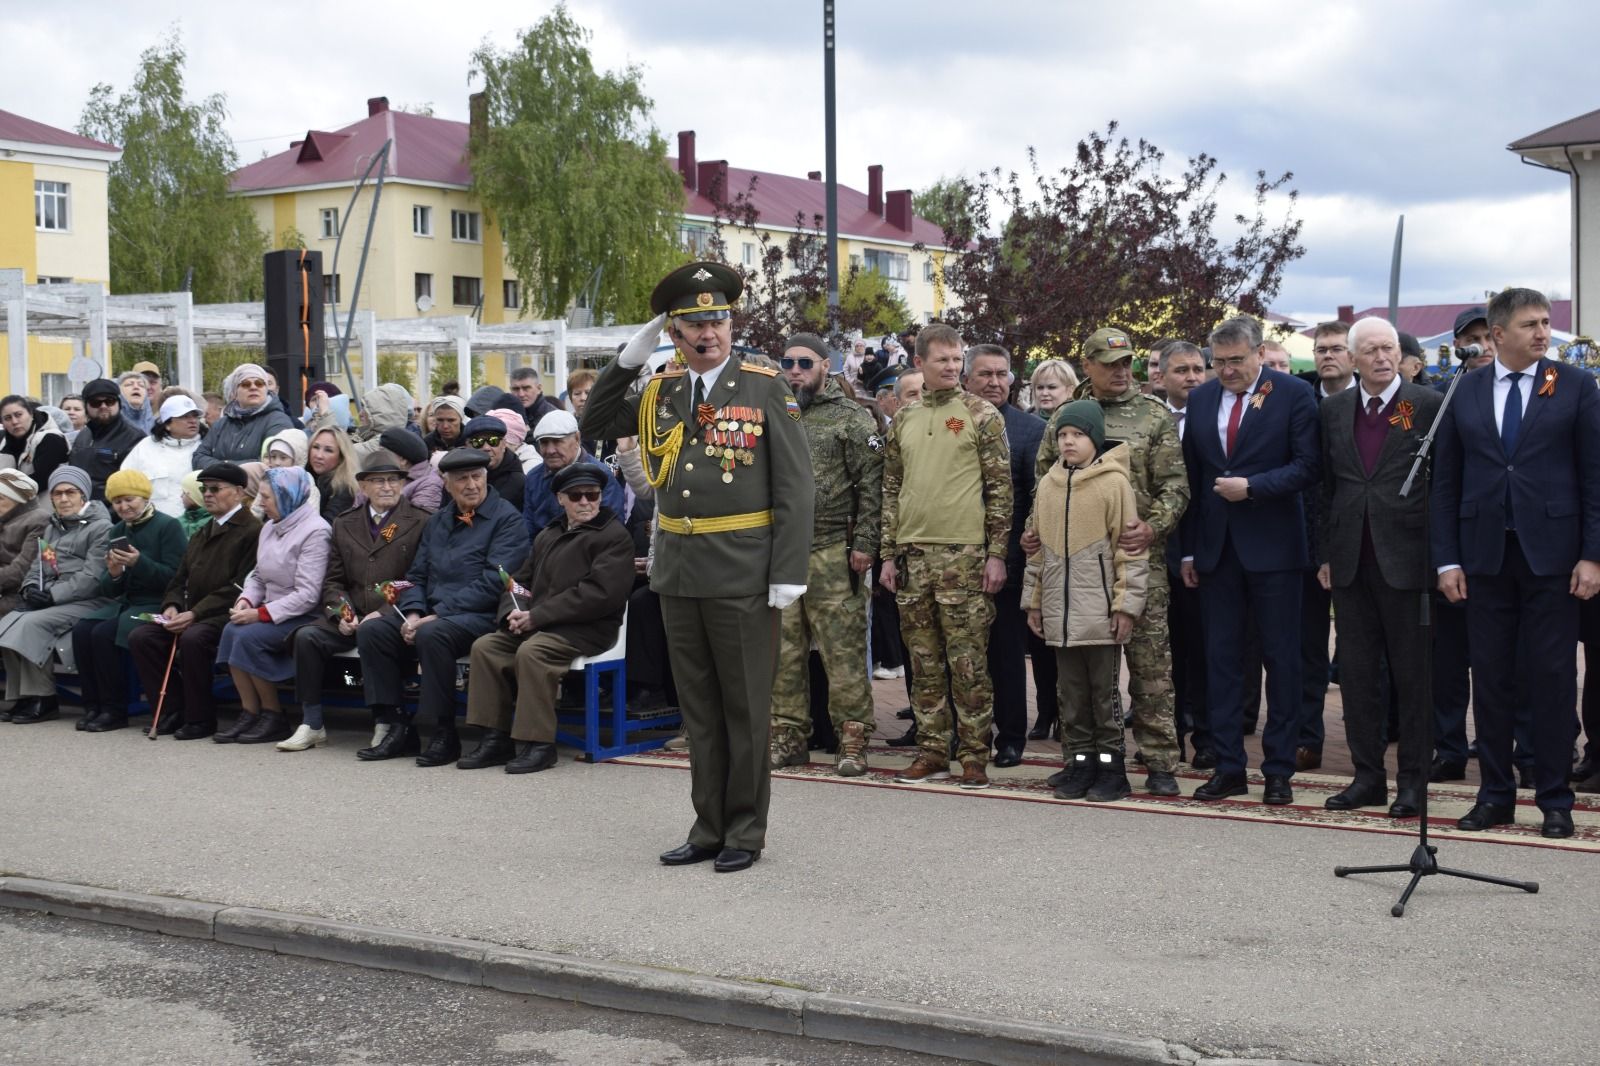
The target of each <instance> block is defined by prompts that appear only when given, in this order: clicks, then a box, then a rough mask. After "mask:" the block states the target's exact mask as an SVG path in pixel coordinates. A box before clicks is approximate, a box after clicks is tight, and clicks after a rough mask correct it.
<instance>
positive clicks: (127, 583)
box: [72, 470, 189, 733]
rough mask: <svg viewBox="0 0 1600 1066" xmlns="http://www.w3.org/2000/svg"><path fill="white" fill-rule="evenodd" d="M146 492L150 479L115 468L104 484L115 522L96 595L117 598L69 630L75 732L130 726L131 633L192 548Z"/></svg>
mask: <svg viewBox="0 0 1600 1066" xmlns="http://www.w3.org/2000/svg"><path fill="white" fill-rule="evenodd" d="M150 493H151V488H150V479H149V478H147V477H145V476H144V475H143V474H141V473H139V472H138V471H137V470H118V471H117V472H116V473H115V474H112V475H111V477H110V478H108V479H107V480H106V501H107V502H108V503H110V505H111V512H112V514H114V515H115V516H116V519H117V520H116V522H114V523H112V526H111V533H110V541H109V550H108V551H107V552H106V571H105V573H104V574H102V575H101V576H100V592H101V594H102V595H105V596H111V597H114V599H113V600H112V602H111V603H110V604H108V605H106V606H105V607H102V608H100V609H99V610H97V611H94V612H93V613H91V614H89V615H88V616H87V617H85V618H84V619H83V621H81V622H79V623H78V624H77V625H75V626H73V627H72V657H73V660H74V661H75V662H76V663H77V665H78V678H79V680H80V682H81V684H82V685H83V717H82V718H81V719H79V721H78V728H79V729H82V730H84V731H86V732H89V733H107V732H110V731H111V730H113V729H122V728H123V727H125V726H126V725H127V724H128V685H127V677H128V665H129V658H128V652H127V647H128V634H130V633H132V632H133V629H134V627H135V626H137V625H139V622H140V620H139V617H138V616H139V615H141V614H150V613H154V612H156V611H159V610H160V609H161V595H162V593H164V592H165V591H166V589H167V584H168V583H169V582H170V581H171V580H172V575H173V574H175V573H177V571H178V565H179V564H180V563H182V562H183V553H184V550H185V548H187V546H188V543H189V537H188V535H187V534H185V533H184V531H183V525H182V524H181V523H180V522H179V521H178V520H177V519H176V518H173V517H172V516H171V515H166V514H162V513H161V512H160V511H157V510H156V509H155V507H154V506H153V505H152V504H151V502H150Z"/></svg>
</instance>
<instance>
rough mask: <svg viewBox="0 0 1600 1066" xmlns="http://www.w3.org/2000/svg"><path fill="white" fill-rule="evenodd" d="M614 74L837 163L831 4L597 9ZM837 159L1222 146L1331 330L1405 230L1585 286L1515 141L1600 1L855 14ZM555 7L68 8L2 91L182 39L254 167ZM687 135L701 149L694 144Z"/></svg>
mask: <svg viewBox="0 0 1600 1066" xmlns="http://www.w3.org/2000/svg"><path fill="white" fill-rule="evenodd" d="M569 7H570V10H571V11H572V13H573V15H574V16H575V17H576V18H577V19H578V21H580V22H581V23H583V24H584V25H586V26H587V27H589V28H590V29H591V30H592V31H593V34H594V37H593V41H592V49H593V52H594V55H595V58H596V61H597V63H599V64H600V65H602V66H606V67H617V66H620V65H623V64H628V63H634V64H638V65H639V66H640V67H641V68H642V69H643V72H644V80H645V85H646V87H647V89H648V91H649V93H650V94H651V96H652V97H653V98H654V100H655V121H656V124H657V126H658V128H659V129H660V130H661V131H662V132H663V133H664V134H666V135H667V137H668V139H669V142H672V134H673V133H674V132H675V131H677V130H681V129H694V130H696V131H697V133H698V146H699V156H700V158H702V159H712V158H726V159H728V160H729V161H730V162H731V163H733V164H734V165H736V166H745V167H751V168H754V169H759V170H772V171H779V172H784V173H792V174H801V173H804V172H805V171H807V170H812V169H821V167H822V165H823V129H822V59H821V43H820V42H821V8H822V4H821V0H804V2H803V0H782V2H779V0H768V2H762V3H744V4H718V5H695V4H665V3H660V2H659V0H572V2H571V3H570V4H569ZM838 9H839V10H838V27H839V47H840V50H839V56H838V74H837V76H838V92H839V108H838V112H839V113H838V118H839V134H840V140H839V170H840V179H841V181H843V182H845V183H846V184H850V185H853V186H855V187H857V188H863V187H864V186H865V184H866V168H867V166H868V165H869V164H872V163H882V164H884V168H885V181H886V184H887V186H888V187H889V188H891V189H893V188H907V187H909V188H920V187H922V186H925V185H927V184H929V183H930V182H932V181H934V180H935V179H937V178H939V177H940V176H941V175H954V174H958V173H967V174H973V173H976V172H977V171H979V170H982V169H986V168H989V167H994V166H1002V167H1006V168H1008V169H1010V168H1020V167H1022V166H1024V165H1025V152H1026V149H1027V148H1028V147H1029V146H1033V147H1034V148H1036V149H1037V150H1038V152H1039V155H1040V159H1041V162H1042V163H1043V164H1044V165H1045V166H1047V167H1052V168H1053V167H1058V166H1061V165H1063V164H1065V163H1066V162H1067V161H1068V160H1069V159H1070V156H1071V151H1072V148H1073V146H1074V144H1075V143H1076V141H1077V140H1078V138H1079V137H1081V136H1082V135H1083V134H1084V133H1085V132H1087V131H1088V130H1090V129H1095V128H1101V127H1103V126H1104V125H1105V123H1106V122H1107V121H1109V120H1111V119H1116V120H1118V121H1119V122H1120V123H1121V124H1122V129H1123V131H1124V132H1125V133H1127V134H1129V135H1131V136H1134V137H1144V138H1147V139H1149V140H1152V141H1154V142H1155V143H1156V144H1158V145H1160V146H1161V147H1162V148H1164V149H1165V150H1166V151H1167V153H1168V155H1169V157H1171V158H1173V159H1178V160H1181V159H1182V158H1184V157H1185V156H1187V155H1190V154H1192V153H1196V152H1201V151H1204V152H1209V153H1211V154H1212V155H1215V156H1217V157H1218V158H1219V159H1220V161H1221V165H1222V168H1223V169H1224V170H1225V171H1227V172H1228V173H1229V174H1230V175H1231V176H1232V177H1233V178H1234V181H1233V182H1232V186H1233V187H1234V188H1235V189H1236V190H1237V191H1239V192H1244V191H1246V190H1247V189H1248V187H1249V181H1250V176H1251V175H1253V174H1254V172H1255V171H1256V170H1257V169H1265V170H1267V171H1269V172H1271V173H1278V172H1281V171H1284V170H1290V171H1293V172H1294V174H1295V181H1294V184H1295V186H1296V187H1297V188H1298V189H1299V190H1300V194H1301V199H1300V205H1299V213H1300V215H1301V217H1302V218H1303V219H1304V221H1305V229H1304V232H1303V237H1302V242H1303V243H1304V245H1305V246H1306V249H1307V252H1306V256H1305V257H1304V258H1303V259H1301V260H1299V261H1298V262H1296V263H1295V264H1294V265H1293V266H1292V267H1291V269H1290V271H1289V273H1288V275H1287V278H1286V280H1285V283H1284V286H1283V292H1282V294H1281V295H1280V297H1279V299H1278V302H1277V306H1276V307H1275V308H1274V310H1278V311H1280V312H1283V313H1286V314H1290V315H1294V316H1296V317H1302V318H1307V319H1314V318H1316V317H1318V316H1322V315H1326V314H1328V313H1329V312H1331V311H1332V310H1333V309H1334V308H1335V307H1336V306H1338V305H1339V304H1345V303H1349V304H1354V305H1356V306H1357V307H1364V306H1368V305H1373V304H1380V303H1383V302H1385V301H1386V300H1387V286H1388V269H1389V255H1390V247H1391V241H1392V238H1393V233H1394V225H1395V219H1396V217H1397V216H1398V215H1400V214H1402V213H1404V214H1405V216H1406V258H1405V269H1404V274H1403V277H1402V291H1401V299H1402V302H1404V303H1408V304H1414V303H1442V302H1456V301H1464V300H1469V299H1474V298H1479V297H1480V296H1481V293H1482V291H1483V290H1484V289H1486V288H1499V287H1502V286H1504V285H1507V284H1527V285H1534V286H1538V287H1540V288H1543V289H1545V290H1546V291H1547V292H1549V293H1550V294H1551V295H1553V296H1568V295H1570V287H1571V275H1570V267H1569V235H1568V230H1569V225H1568V221H1569V217H1570V202H1569V196H1568V186H1567V180H1566V178H1565V176H1563V175H1559V174H1555V173H1551V172H1549V171H1546V170H1540V169H1536V168H1533V167H1530V166H1527V165H1524V164H1523V163H1521V161H1520V160H1519V159H1518V158H1517V157H1516V156H1514V155H1513V154H1511V153H1510V152H1507V151H1506V150H1505V146H1506V145H1507V144H1508V143H1509V142H1511V141H1512V140H1515V139H1517V138H1519V137H1522V136H1525V135H1527V134H1529V133H1532V132H1534V131H1536V130H1539V129H1543V128H1544V127H1546V126H1549V125H1553V124H1554V123H1557V122H1560V121H1563V120H1565V119H1568V118H1571V117H1573V116H1575V115H1578V114H1581V113H1584V112H1586V111H1589V110H1591V109H1593V108H1595V107H1600V91H1596V90H1594V89H1592V88H1591V89H1587V90H1586V89H1585V88H1584V86H1585V85H1593V82H1592V80H1591V76H1590V74H1589V71H1590V69H1591V68H1590V65H1589V59H1590V57H1589V54H1588V53H1589V49H1590V47H1591V46H1592V43H1593V41H1594V40H1595V39H1596V30H1597V29H1600V7H1594V6H1591V5H1589V4H1587V3H1576V2H1570V0H1569V2H1564V3H1558V2H1553V0H1531V2H1524V3H1521V4H1517V5H1507V4H1503V3H1491V2H1487V0H1460V2H1445V0H1404V2H1399V3H1396V2H1393V0H1391V2H1387V3H1376V2H1337V0H1329V2H1323V3H1319V4H1315V5H1313V4H1285V3H1268V2H1257V0H1208V2H1205V3H1193V2H1187V3H1183V2H1169V0H1143V2H1140V0H1132V2H1127V3H1122V4H1111V3H1104V2H1102V3H1082V2H1077V0H1072V2H1067V0H991V2H990V3H987V4H977V5H975V4H972V3H970V2H954V0H916V2H905V0H839V3H838ZM547 10H549V6H548V4H547V2H546V0H533V2H531V3H529V2H526V0H524V2H522V3H509V2H504V0H479V2H477V3H472V4H464V5H461V6H460V7H457V6H455V5H450V4H439V3H437V2H427V0H389V2H387V3H384V4H381V5H379V4H351V3H344V2H340V0H328V2H322V3H315V4H313V3H304V2H300V0H283V2H278V3H271V4H261V5H252V6H241V5H233V4H206V5H201V4H192V3H191V4H185V3H177V2H173V0H141V2H140V3H138V4H128V3H122V2H117V3H109V2H102V0H63V2H62V3H60V4H58V5H32V6H31V7H30V8H29V9H28V11H27V12H25V13H22V14H18V13H17V12H15V11H13V12H11V13H9V14H8V15H7V16H6V18H5V30H6V33H5V38H6V47H5V49H4V52H5V57H6V62H5V65H4V70H3V73H0V86H3V90H4V91H3V93H0V106H3V107H4V108H5V109H7V110H11V111H16V112H19V113H21V114H24V115H27V116H28V117H30V118H35V119H38V120H40V121H44V122H49V123H51V124H54V125H59V126H64V127H67V128H71V127H73V126H74V125H76V123H77V120H78V117H79V114H80V113H81V111H82V108H83V104H84V101H85V100H86V98H87V96H88V92H89V89H90V87H91V86H92V85H93V84H94V83H95V82H97V81H108V82H110V83H111V84H112V85H113V86H116V87H117V88H119V89H121V88H123V87H126V86H127V84H128V83H129V81H130V80H131V78H132V75H133V71H134V68H135V65H136V62H137V58H138V53H139V51H140V50H142V49H143V48H145V47H148V46H150V45H151V44H154V43H155V42H157V41H158V40H159V39H160V38H161V37H162V35H163V34H164V33H165V32H166V31H167V30H168V29H169V28H170V27H172V26H177V27H178V28H179V30H180V31H181V33H182V37H183V42H184V45H185V47H186V48H187V50H188V53H189V65H188V83H189V89H190V93H191V95H193V96H198V95H202V94H209V93H222V94H224V95H225V96H226V98H227V101H228V105H229V108H230V110H231V113H232V120H231V129H232V132H233V135H234V137H235V139H236V141H237V143H238V146H239V152H240V158H241V160H244V161H249V160H253V159H256V158H259V157H260V156H261V155H262V154H264V153H270V152H277V151H280V150H282V149H284V148H286V147H287V146H288V142H289V140H290V139H292V138H297V137H300V136H303V135H304V133H305V131H306V130H307V129H334V128H337V127H339V126H341V125H345V124H347V123H349V122H352V121H355V120H356V119H358V118H360V117H362V116H363V115H364V114H365V100H366V98H367V97H369V96H378V95H384V96H388V97H389V99H390V100H391V101H392V102H393V103H394V104H395V105H396V106H401V105H420V104H423V103H429V104H431V105H432V106H433V108H434V109H435V113H436V114H438V115H440V116H441V117H447V118H461V119H464V118H465V117H466V110H467V94H468V93H469V92H470V91H471V90H472V89H473V88H474V87H475V86H472V85H470V84H469V82H468V77H467V72H468V67H469V61H470V55H471V53H472V51H473V49H474V48H476V47H477V46H478V45H479V44H480V43H481V42H483V41H484V40H485V39H487V40H489V41H490V42H492V43H494V44H496V45H497V46H500V47H509V46H510V44H511V43H512V42H513V41H514V40H515V35H516V32H517V31H518V29H520V28H523V27H526V26H528V25H530V24H531V23H533V22H534V21H536V20H537V19H538V18H539V17H540V15H541V14H543V13H544V12H545V11H547ZM672 143H675V142H672Z"/></svg>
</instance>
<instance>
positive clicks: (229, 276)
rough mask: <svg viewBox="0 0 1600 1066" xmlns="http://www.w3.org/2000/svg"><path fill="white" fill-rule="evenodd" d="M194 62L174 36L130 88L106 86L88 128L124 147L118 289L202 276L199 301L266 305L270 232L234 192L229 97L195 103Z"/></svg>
mask: <svg viewBox="0 0 1600 1066" xmlns="http://www.w3.org/2000/svg"><path fill="white" fill-rule="evenodd" d="M184 60H185V54H184V50H183V44H182V42H181V41H180V40H179V37H178V34H177V32H176V31H175V30H174V31H173V32H172V33H170V34H169V35H168V37H167V38H166V40H164V41H163V42H162V43H161V44H159V45H157V46H155V47H153V48H149V49H147V50H146V51H145V52H144V53H143V54H142V55H141V56H140V57H139V70H138V73H137V74H136V75H135V76H134V80H133V86H132V88H131V89H129V90H128V91H127V92H124V93H122V94H121V95H117V94H116V93H115V91H114V90H113V89H112V87H111V86H110V85H107V84H104V83H101V84H99V85H96V86H95V87H94V89H93V90H91V91H90V93H89V102H88V104H87V105H86V106H85V107H84V111H83V117H82V119H81V120H80V121H79V123H78V132H79V133H82V134H83V135H84V136H86V137H93V138H95V139H96V140H101V141H107V142H110V143H111V144H116V145H120V146H121V148H122V158H121V159H120V160H119V161H117V162H115V163H113V164H111V170H110V174H109V177H108V182H107V198H108V200H109V217H110V227H111V290H112V291H113V292H118V293H133V292H174V291H177V290H180V289H182V288H183V287H184V282H185V280H187V279H190V277H191V275H190V271H191V270H192V271H193V274H192V280H191V285H190V287H191V289H192V290H193V292H194V299H195V302H196V303H218V302H226V301H236V300H250V299H258V298H259V297H260V295H261V284H262V282H261V255H262V253H263V252H265V251H266V250H267V236H266V234H264V233H262V232H261V228H260V227H259V226H257V225H256V221H255V216H254V214H252V212H251V210H250V206H249V205H248V204H247V203H246V202H245V201H243V200H241V199H239V198H237V197H234V196H230V195H229V193H228V186H229V180H230V179H229V175H230V174H231V173H232V172H233V170H234V169H235V168H236V167H237V166H238V157H237V155H236V153H235V152H234V148H233V141H232V140H231V139H230V138H229V136H228V134H227V131H226V130H225V129H224V128H223V123H224V122H225V120H226V119H227V116H228V111H227V105H226V102H225V101H224V99H223V97H222V96H221V95H220V94H218V95H213V96H208V97H206V98H205V99H204V100H201V101H198V102H193V101H190V100H188V99H186V98H185V95H184V84H183V67H184Z"/></svg>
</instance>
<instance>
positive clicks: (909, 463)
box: [879, 389, 1012, 562]
mask: <svg viewBox="0 0 1600 1066" xmlns="http://www.w3.org/2000/svg"><path fill="white" fill-rule="evenodd" d="M924 442H926V443H924ZM902 497H904V498H902ZM952 508H957V509H958V513H952ZM1011 508H1012V486H1011V446H1010V444H1009V443H1008V442H1007V440H1006V420H1005V416H1003V415H1002V414H1001V413H1000V412H999V411H997V410H995V408H994V405H993V404H991V403H989V401H988V400H985V399H983V398H982V397H981V396H975V395H973V394H972V393H970V392H967V391H965V390H964V389H932V390H929V391H928V392H925V393H923V396H922V399H920V400H918V401H917V402H916V403H913V404H908V405H907V406H905V407H902V408H900V410H898V411H896V412H895V414H894V422H893V424H892V425H890V427H889V439H888V442H887V444H886V446H885V447H884V453H883V533H882V537H881V543H880V545H879V551H880V552H881V553H882V555H883V557H884V558H885V559H888V558H892V557H893V556H895V555H896V554H897V553H898V552H899V551H900V550H901V549H902V548H904V547H905V546H906V545H907V544H916V543H930V544H974V545H978V546H979V547H982V548H983V550H984V553H985V554H986V555H988V556H989V557H991V558H995V559H999V560H1001V561H1002V562H1004V561H1005V557H1006V549H1007V546H1008V543H1009V540H1010V536H1011V519H1012V512H1011ZM913 509H915V510H913ZM908 511H909V512H912V514H913V517H912V518H910V519H908V520H907V521H906V523H904V525H903V524H902V522H901V518H902V515H903V514H904V513H906V512H908ZM929 524H935V525H948V532H947V533H941V534H939V535H932V536H930V535H927V531H926V529H925V528H923V527H925V526H926V525H929ZM918 528H923V532H920V533H919V532H918Z"/></svg>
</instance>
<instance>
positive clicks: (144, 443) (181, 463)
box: [122, 393, 201, 518]
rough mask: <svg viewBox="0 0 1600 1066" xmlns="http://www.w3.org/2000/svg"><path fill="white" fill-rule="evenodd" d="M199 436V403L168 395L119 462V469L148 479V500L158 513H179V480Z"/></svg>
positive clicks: (188, 468) (181, 505)
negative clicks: (143, 435)
mask: <svg viewBox="0 0 1600 1066" xmlns="http://www.w3.org/2000/svg"><path fill="white" fill-rule="evenodd" d="M200 436H201V426H200V406H199V405H198V404H196V403H195V402H194V400H193V399H191V398H190V397H188V396H185V395H183V394H182V393H179V394H177V395H175V396H169V397H168V398H167V399H166V400H165V401H164V402H163V403H162V404H161V409H160V410H159V411H158V412H157V413H156V421H155V425H154V427H152V428H151V430H150V435H149V436H148V437H146V438H145V439H144V440H141V441H140V442H139V443H138V444H135V445H134V446H133V451H131V452H129V453H128V457H127V458H126V459H124V460H123V461H122V469H124V470H137V471H139V473H141V474H143V475H144V476H145V477H147V478H149V479H150V503H151V504H152V505H153V506H154V507H155V509H156V510H158V511H160V512H161V513H162V514H165V515H171V516H172V517H173V518H181V517H182V516H183V512H184V509H185V507H186V504H185V503H184V499H183V479H184V476H185V475H187V474H189V473H191V472H193V470H194V453H195V450H196V449H197V448H199V447H200Z"/></svg>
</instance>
